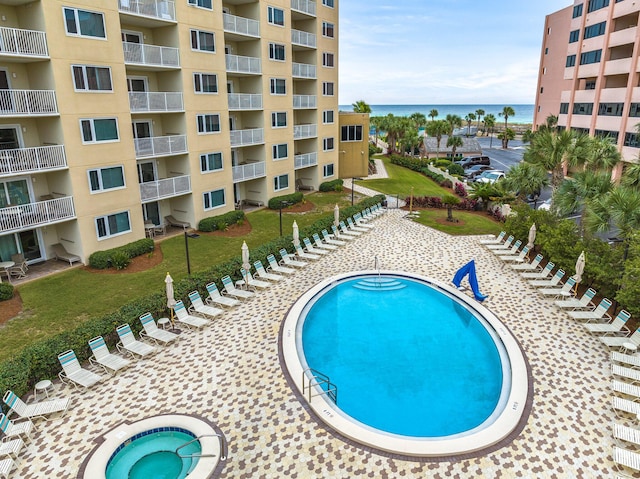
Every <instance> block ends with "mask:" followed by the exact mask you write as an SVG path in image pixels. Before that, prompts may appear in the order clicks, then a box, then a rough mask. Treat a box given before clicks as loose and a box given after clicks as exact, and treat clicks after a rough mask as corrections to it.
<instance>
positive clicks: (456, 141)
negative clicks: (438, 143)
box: [447, 136, 464, 159]
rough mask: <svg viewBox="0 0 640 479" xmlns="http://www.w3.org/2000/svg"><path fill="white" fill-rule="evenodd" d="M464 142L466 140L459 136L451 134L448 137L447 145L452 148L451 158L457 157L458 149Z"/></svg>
mask: <svg viewBox="0 0 640 479" xmlns="http://www.w3.org/2000/svg"><path fill="white" fill-rule="evenodd" d="M463 144H464V142H463V141H462V138H460V137H459V136H450V137H449V138H447V146H448V147H450V148H451V159H453V158H455V157H456V150H457V149H458V148H460V147H461V146H462V145H463Z"/></svg>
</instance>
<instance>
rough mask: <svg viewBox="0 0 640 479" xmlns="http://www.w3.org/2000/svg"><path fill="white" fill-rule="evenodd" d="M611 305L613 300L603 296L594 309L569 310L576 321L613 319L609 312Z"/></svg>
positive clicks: (570, 315)
mask: <svg viewBox="0 0 640 479" xmlns="http://www.w3.org/2000/svg"><path fill="white" fill-rule="evenodd" d="M610 307H611V301H609V299H607V298H603V299H602V301H600V304H598V306H597V307H596V309H594V310H593V311H569V317H570V318H571V319H575V320H576V321H587V322H589V321H597V320H599V319H607V320H609V321H611V316H610V315H609V314H607V311H609V308H610Z"/></svg>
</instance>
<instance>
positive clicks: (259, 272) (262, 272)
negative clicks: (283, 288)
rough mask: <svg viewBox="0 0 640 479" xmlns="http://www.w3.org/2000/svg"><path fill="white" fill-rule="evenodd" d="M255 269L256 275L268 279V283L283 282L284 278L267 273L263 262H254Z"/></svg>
mask: <svg viewBox="0 0 640 479" xmlns="http://www.w3.org/2000/svg"><path fill="white" fill-rule="evenodd" d="M253 267H254V268H255V269H256V273H257V275H258V277H259V278H260V279H266V280H267V281H276V282H277V281H282V280H283V279H284V276H282V275H279V274H275V273H267V271H266V270H265V269H264V266H262V261H254V262H253Z"/></svg>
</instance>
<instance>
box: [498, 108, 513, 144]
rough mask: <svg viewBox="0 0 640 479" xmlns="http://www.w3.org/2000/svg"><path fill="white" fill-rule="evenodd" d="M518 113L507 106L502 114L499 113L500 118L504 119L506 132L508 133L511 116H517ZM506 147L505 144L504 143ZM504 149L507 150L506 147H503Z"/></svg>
mask: <svg viewBox="0 0 640 479" xmlns="http://www.w3.org/2000/svg"><path fill="white" fill-rule="evenodd" d="M515 114H516V111H515V110H514V109H513V108H512V107H510V106H505V107H504V108H503V109H502V111H501V112H500V113H498V115H499V116H502V117H504V130H505V131H507V127H508V126H509V123H508V120H509V117H510V116H515ZM503 145H504V142H503ZM503 148H506V146H503Z"/></svg>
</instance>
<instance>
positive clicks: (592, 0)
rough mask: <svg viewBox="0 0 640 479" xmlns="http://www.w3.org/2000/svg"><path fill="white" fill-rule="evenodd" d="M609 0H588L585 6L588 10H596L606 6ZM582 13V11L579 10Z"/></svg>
mask: <svg viewBox="0 0 640 479" xmlns="http://www.w3.org/2000/svg"><path fill="white" fill-rule="evenodd" d="M608 6H609V0H589V6H588V7H587V13H588V12H595V11H596V10H600V9H601V8H604V7H608ZM580 13H582V12H580Z"/></svg>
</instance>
